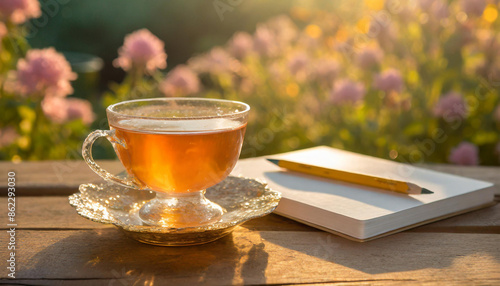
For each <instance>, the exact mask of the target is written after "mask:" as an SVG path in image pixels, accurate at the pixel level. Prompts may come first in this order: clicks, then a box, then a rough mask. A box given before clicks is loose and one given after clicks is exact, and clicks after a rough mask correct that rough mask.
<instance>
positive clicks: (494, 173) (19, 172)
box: [0, 160, 500, 196]
mask: <svg viewBox="0 0 500 286" xmlns="http://www.w3.org/2000/svg"><path fill="white" fill-rule="evenodd" d="M99 164H101V165H102V166H103V167H104V168H105V169H107V170H108V171H109V172H111V173H119V172H121V171H123V167H122V165H121V163H120V162H119V161H116V160H103V161H99ZM420 167H423V168H428V169H432V170H436V171H440V172H444V173H450V174H456V175H460V176H464V177H470V178H474V179H478V180H484V181H489V182H492V183H494V184H495V185H496V186H495V191H496V194H500V168H499V167H487V166H475V167H470V166H454V165H445V164H425V165H421V166H420ZM9 171H14V172H16V179H17V187H18V190H19V192H20V193H21V194H23V195H26V196H28V195H29V196H35V195H70V194H72V193H74V192H75V190H77V189H78V186H79V185H80V184H83V183H91V182H102V180H101V179H100V178H99V176H97V175H96V174H94V172H92V171H91V170H90V169H89V167H88V166H87V164H85V162H83V161H82V160H79V161H77V160H75V161H41V162H21V163H19V164H13V163H11V162H0V176H5V177H6V176H7V172H9ZM6 187H7V181H6V180H0V190H1V191H2V192H1V193H2V194H4V193H5V190H6Z"/></svg>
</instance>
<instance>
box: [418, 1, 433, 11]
mask: <svg viewBox="0 0 500 286" xmlns="http://www.w3.org/2000/svg"><path fill="white" fill-rule="evenodd" d="M434 1H435V0H419V1H418V5H419V6H420V8H421V9H422V10H424V11H429V10H430V9H431V6H432V4H433V3H434Z"/></svg>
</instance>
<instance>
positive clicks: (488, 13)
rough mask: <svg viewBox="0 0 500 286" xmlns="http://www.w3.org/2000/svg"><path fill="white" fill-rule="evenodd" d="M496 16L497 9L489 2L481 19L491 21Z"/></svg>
mask: <svg viewBox="0 0 500 286" xmlns="http://www.w3.org/2000/svg"><path fill="white" fill-rule="evenodd" d="M497 17H498V10H497V7H496V6H495V4H489V5H488V6H486V8H485V9H484V11H483V19H484V20H485V21H486V22H489V23H493V22H494V21H495V20H496V19H497Z"/></svg>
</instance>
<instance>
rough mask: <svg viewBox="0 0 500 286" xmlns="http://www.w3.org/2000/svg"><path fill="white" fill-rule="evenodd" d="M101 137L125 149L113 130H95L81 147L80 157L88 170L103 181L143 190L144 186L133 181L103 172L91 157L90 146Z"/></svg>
mask: <svg viewBox="0 0 500 286" xmlns="http://www.w3.org/2000/svg"><path fill="white" fill-rule="evenodd" d="M101 137H106V139H108V141H109V142H111V144H120V145H122V146H123V147H125V148H126V146H125V143H124V142H123V141H121V140H120V139H118V138H116V136H115V131H114V130H95V131H93V132H92V133H90V134H89V136H87V138H86V139H85V141H84V142H83V146H82V156H83V159H84V160H85V162H86V163H87V165H89V167H90V169H92V171H94V172H95V173H96V174H97V175H99V176H101V177H102V178H103V179H104V180H106V181H110V182H113V183H117V184H119V185H122V186H124V187H128V188H136V189H145V186H144V185H142V184H140V183H138V182H137V181H135V180H133V179H132V180H125V179H120V178H118V177H117V176H115V175H113V174H111V173H110V172H108V171H106V170H104V169H103V168H102V167H101V166H99V165H98V164H97V163H96V162H95V161H94V158H93V157H92V145H94V142H95V140H97V139H98V138H101Z"/></svg>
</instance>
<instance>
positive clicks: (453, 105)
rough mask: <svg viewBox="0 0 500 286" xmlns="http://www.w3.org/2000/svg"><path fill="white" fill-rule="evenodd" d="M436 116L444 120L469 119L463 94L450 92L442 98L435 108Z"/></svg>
mask: <svg viewBox="0 0 500 286" xmlns="http://www.w3.org/2000/svg"><path fill="white" fill-rule="evenodd" d="M434 115H435V116H437V117H442V118H443V119H447V118H449V119H454V118H457V117H458V118H461V119H465V118H466V117H467V104H466V102H465V100H464V98H463V97H462V95H461V94H459V93H456V92H448V93H447V94H445V95H444V96H441V98H440V99H439V101H438V103H437V104H436V106H435V107H434Z"/></svg>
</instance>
